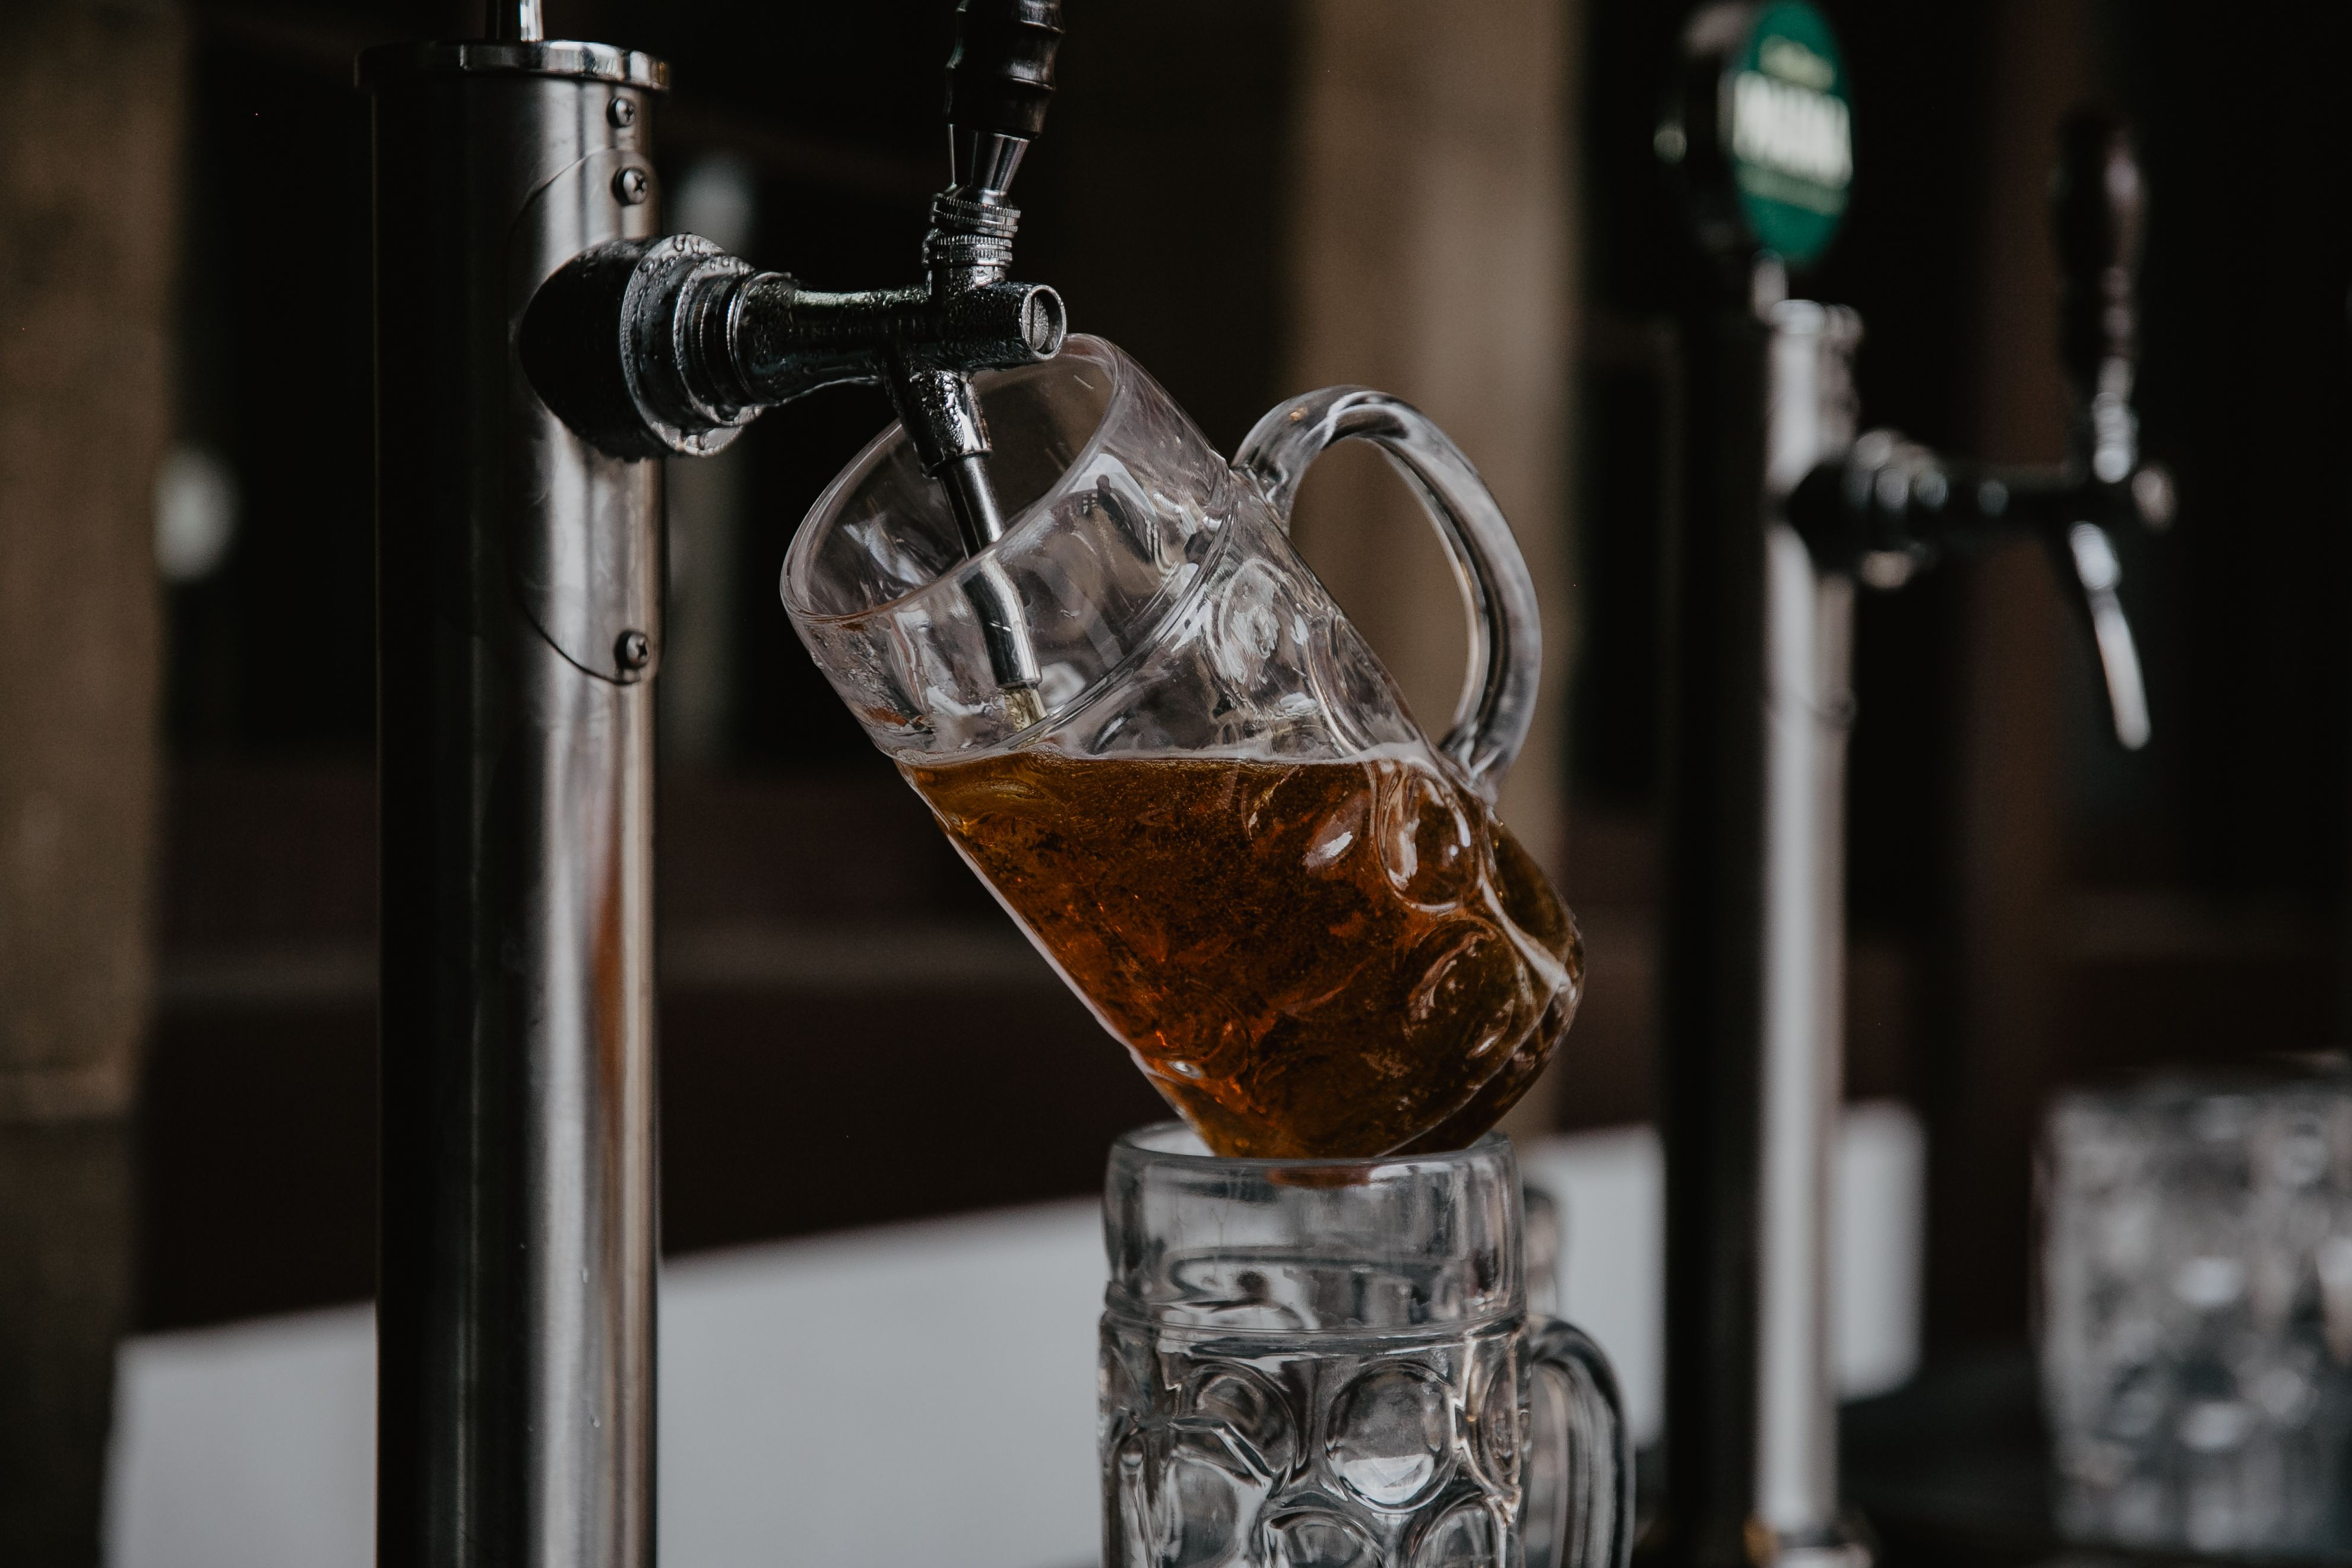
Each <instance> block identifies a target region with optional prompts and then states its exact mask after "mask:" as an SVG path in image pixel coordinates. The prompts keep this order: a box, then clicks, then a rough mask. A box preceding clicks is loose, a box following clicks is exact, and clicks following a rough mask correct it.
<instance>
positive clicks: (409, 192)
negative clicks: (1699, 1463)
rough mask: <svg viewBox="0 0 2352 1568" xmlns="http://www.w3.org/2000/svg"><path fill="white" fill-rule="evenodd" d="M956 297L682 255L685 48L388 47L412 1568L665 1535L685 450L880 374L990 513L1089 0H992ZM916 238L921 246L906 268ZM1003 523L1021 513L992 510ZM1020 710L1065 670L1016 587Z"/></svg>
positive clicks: (373, 77) (687, 239)
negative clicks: (1072, 5)
mask: <svg viewBox="0 0 2352 1568" xmlns="http://www.w3.org/2000/svg"><path fill="white" fill-rule="evenodd" d="M960 19H961V37H960V41H959V47H958V51H957V54H956V56H955V57H954V58H952V59H951V60H950V62H949V80H950V98H951V116H952V122H951V126H950V129H951V131H954V132H955V134H954V136H953V138H952V141H953V143H954V146H955V149H956V155H957V162H956V165H955V168H954V171H953V173H952V175H951V183H950V187H949V189H948V190H947V191H946V192H945V193H943V194H942V195H941V196H940V200H939V202H938V203H936V204H934V207H933V223H932V232H931V235H930V236H929V241H928V243H927V246H926V249H925V257H924V259H925V260H926V261H927V262H928V263H929V267H928V271H929V277H928V279H927V281H926V282H924V283H922V284H919V285H916V286H912V287H901V288H895V289H867V290H863V291H859V292H856V293H846V294H824V293H818V292H815V291H813V290H810V289H806V288H803V287H801V286H800V285H799V283H798V282H797V281H796V280H795V279H793V278H791V277H785V276H783V275H782V274H779V273H755V272H754V271H753V269H752V268H751V267H750V266H749V265H748V264H747V263H744V262H742V261H740V260H739V259H737V258H735V257H733V256H727V255H725V254H724V253H722V252H721V251H719V248H718V247H717V246H713V245H711V244H710V243H709V242H708V241H706V240H701V239H698V238H695V237H694V236H692V235H676V236H671V237H669V238H657V237H656V236H658V235H660V233H661V228H660V225H659V222H658V219H657V217H656V183H655V177H654V168H653V162H652V160H651V157H650V153H649V150H648V147H647V131H648V120H649V115H648V110H649V109H650V107H651V102H652V99H653V98H654V96H655V95H656V94H658V93H660V92H661V91H662V90H663V89H664V88H665V86H666V82H667V73H666V70H665V68H664V67H663V66H662V64H661V63H660V62H659V61H657V60H655V59H652V58H650V57H647V56H645V55H642V54H636V53H634V52H631V51H629V50H626V49H620V48H614V47H610V46H607V45H604V44H588V43H571V42H554V41H550V40H548V39H546V38H544V37H541V26H540V16H539V5H538V0H503V3H500V0H493V4H492V5H490V7H489V26H488V29H487V31H488V37H485V38H483V39H479V40H475V41H469V42H462V43H443V44H426V45H415V46H402V47H390V48H383V49H377V50H372V51H370V52H369V53H368V54H367V55H365V56H363V57H362V59H361V61H360V72H359V74H360V80H361V84H362V86H363V87H365V88H367V89H369V91H370V92H371V93H373V96H374V99H375V235H376V255H375V290H376V367H377V369H376V423H377V434H376V465H377V478H376V486H377V517H376V531H377V580H378V590H377V627H378V649H379V653H378V703H379V730H378V737H377V747H378V755H379V758H380V761H379V768H380V777H381V783H382V791H381V800H382V823H383V826H382V837H383V842H382V855H383V991H382V1004H381V1006H382V1086H383V1088H382V1092H383V1110H382V1120H383V1158H382V1176H381V1180H382V1268H381V1275H380V1280H379V1285H378V1295H377V1319H376V1322H377V1341H378V1345H379V1351H378V1360H377V1365H378V1373H377V1478H378V1479H377V1490H376V1554H377V1561H378V1562H379V1563H383V1564H385V1568H647V1565H649V1564H650V1563H652V1561H653V1553H654V1520H653V1506H654V1387H655V1379H654V1283H655V1270H656V1261H657V1258H658V1250H659V1249H658V1247H657V1242H656V1208H655V1180H656V1158H655V1152H656V1151H655V1128H656V1121H655V1105H656V1074H655V1058H654V1014H653V1002H654V989H653V986H654V976H653V763H654V715H653V688H652V680H653V675H654V673H655V671H656V668H657V667H658V665H659V663H660V657H661V625H660V591H661V559H662V554H661V500H662V491H661V480H662V460H663V459H664V458H665V457H666V456H667V455H669V454H672V453H677V454H681V455H698V454H707V453H709V452H714V451H716V450H718V449H719V447H721V446H723V445H725V444H727V443H728V442H729V441H730V440H732V439H733V438H734V437H735V436H736V435H737V434H740V431H741V429H742V427H743V426H744V425H745V424H746V423H749V422H750V421H751V418H752V417H754V416H755V415H756V414H757V413H759V412H760V411H761V410H762V409H764V408H768V407H772V406H773V405H774V404H776V403H779V402H785V401H787V400H789V399H791V398H793V397H796V396H799V395H800V394H801V393H803V392H808V391H811V390H814V388H816V387H819V386H824V385H828V384H831V383H834V382H845V381H879V382H884V383H885V384H886V385H887V386H888V387H889V388H890V390H891V392H892V393H893V397H894V401H895V402H897V404H898V408H899V411H900V413H901V416H902V417H903V418H904V419H905V420H906V421H907V423H908V425H909V426H910V427H911V428H912V429H913V430H914V432H915V434H916V437H917V441H918V444H919V446H920V447H921V448H922V449H923V450H924V452H925V453H926V454H927V455H928V456H929V458H930V460H931V461H932V466H931V469H930V471H931V472H932V473H933V474H934V475H935V476H938V477H939V478H940V480H941V482H942V483H943V484H946V485H948V486H950V491H951V495H950V499H951V501H953V502H954V503H955V504H957V505H958V506H959V507H960V508H961V509H962V510H965V511H971V512H973V513H974V514H975V516H974V518H973V521H974V524H975V528H976V531H977V537H976V538H975V544H976V545H977V544H982V543H985V542H986V541H987V540H989V539H991V538H993V537H994V533H995V531H996V530H998V529H1001V528H1002V527H1003V519H1002V518H1001V517H996V516H995V514H994V513H993V512H992V510H991V508H992V507H993V506H994V504H995V503H994V498H993V491H992V487H991V486H990V483H989V476H988V462H987V454H988V451H989V444H988V434H987V427H986V424H985V423H984V421H983V420H982V416H981V410H980V406H979V404H978V402H977V401H976V400H975V398H974V395H973V393H972V392H971V382H970V380H969V378H970V376H971V374H972V373H973V372H975V371H984V370H988V369H992V368H999V367H1003V366H1009V365H1018V364H1027V363H1032V362H1034V361H1039V360H1043V359H1047V358H1050V357H1051V356H1052V355H1053V354H1054V353H1055V352H1056V351H1057V350H1059V349H1060V347H1061V342H1062V337H1063V331H1064V319H1063V312H1062V304H1061V300H1060V298H1059V297H1058V296H1056V295H1055V293H1054V291H1053V290H1051V289H1049V288H1043V287H1036V286H1034V285H1026V284H1019V283H1013V282H1010V281H1008V280H1007V274H1008V273H1009V271H1010V264H1011V260H1012V245H1013V233H1014V229H1015V226H1016V225H1017V223H1018V220H1019V216H1020V214H1019V212H1018V209H1016V208H1014V207H1013V205H1012V204H1011V203H1010V202H1009V201H1008V200H1007V199H1006V193H1007V188H1008V186H1009V185H1010V183H1011V181H1012V178H1013V172H1014V170H1015V169H1016V168H1017V167H1018V165H1019V163H1020V158H1021V153H1022V151H1023V149H1024V148H1025V147H1026V146H1027V144H1028V142H1029V141H1030V140H1031V139H1032V138H1034V136H1035V135H1036V134H1037V132H1038V131H1039V129H1040V128H1041V127H1042V125H1043V123H1044V119H1045V106H1046V102H1047V99H1049V98H1050V97H1051V95H1052V91H1053V85H1054V57H1055V48H1056V47H1057V45H1058V42H1059V39H1060V36H1061V6H1060V0H963V5H962V6H961V18H960ZM910 259H912V258H910ZM992 518H993V527H991V526H990V523H991V520H992ZM1002 577H1003V574H1002V573H1001V572H999V573H997V574H995V576H994V577H993V578H990V577H983V578H982V588H981V589H980V590H979V591H978V592H979V593H980V595H981V597H982V598H983V599H984V600H985V601H986V602H984V603H983V604H982V610H983V613H987V612H991V611H994V612H996V614H997V616H998V618H999V619H1000V620H1002V621H1003V623H1004V627H1005V628H1007V630H1005V632H1004V636H1003V657H1002V662H1001V668H1000V674H1001V678H1002V686H1003V699H1004V700H1005V701H1006V703H1007V704H1008V707H1010V706H1012V705H1013V704H1014V703H1016V702H1017V701H1019V700H1021V699H1022V698H1023V696H1024V695H1029V694H1030V686H1031V685H1034V668H1032V669H1025V670H1024V668H1023V667H1022V666H1021V664H1020V659H1021V656H1022V655H1023V654H1024V653H1025V652H1026V648H1025V644H1024V643H1021V642H1020V640H1019V638H1018V636H1017V633H1018V631H1019V629H1020V626H1021V625H1022V622H1020V621H1019V620H1018V618H1017V615H1016V614H1015V611H1016V610H1017V606H1014V605H1013V604H1010V603H1008V602H1005V601H1003V600H1001V599H999V598H997V597H994V596H995V595H997V594H999V593H1003V594H1010V593H1012V592H1013V589H1012V587H1011V585H1010V583H1009V582H1003V583H1000V582H998V580H997V579H1001V578H1002Z"/></svg>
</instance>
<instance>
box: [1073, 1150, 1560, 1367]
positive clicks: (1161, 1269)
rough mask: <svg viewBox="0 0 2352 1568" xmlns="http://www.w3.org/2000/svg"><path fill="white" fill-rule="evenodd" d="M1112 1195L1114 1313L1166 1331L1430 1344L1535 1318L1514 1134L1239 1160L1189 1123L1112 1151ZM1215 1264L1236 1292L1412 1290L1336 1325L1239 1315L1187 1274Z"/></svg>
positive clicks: (1107, 1209) (1108, 1303)
mask: <svg viewBox="0 0 2352 1568" xmlns="http://www.w3.org/2000/svg"><path fill="white" fill-rule="evenodd" d="M1104 1196H1105V1204H1104V1210H1103V1239H1104V1244H1105V1251H1106V1255H1107V1259H1108V1263H1109V1266H1110V1276H1111V1277H1110V1281H1109V1285H1108V1289H1107V1291H1105V1296H1104V1304H1105V1307H1106V1309H1107V1310H1108V1311H1110V1312H1115V1313H1118V1314H1120V1315H1122V1316H1126V1317H1130V1318H1134V1319H1138V1320H1140V1321H1145V1322H1153V1323H1156V1324H1158V1325H1159V1326H1160V1327H1162V1328H1174V1329H1183V1328H1194V1329H1211V1330H1217V1331H1219V1332H1224V1333H1238V1334H1243V1335H1246V1336H1265V1337H1269V1338H1272V1339H1280V1340H1285V1341H1287V1340H1291V1339H1294V1338H1308V1339H1311V1338H1319V1337H1323V1336H1327V1335H1335V1334H1336V1335H1343V1336H1356V1337H1360V1336H1363V1335H1366V1334H1370V1335H1372V1336H1375V1337H1379V1336H1386V1335H1406V1336H1419V1335H1425V1334H1429V1333H1439V1334H1444V1333H1465V1332H1469V1331H1472V1330H1475V1329H1477V1328H1479V1327H1481V1326H1483V1325H1495V1324H1502V1323H1507V1322H1516V1321H1517V1320H1519V1319H1520V1318H1522V1317H1523V1316H1524V1315H1525V1312H1526V1292H1525V1281H1524V1267H1525V1264H1524V1253H1523V1245H1524V1244H1523V1240H1522V1237H1521V1234H1520V1227H1521V1219H1520V1198H1519V1176H1518V1162H1517V1155H1516V1154H1515V1153H1514V1151H1513V1148H1512V1145H1511V1141H1510V1140H1509V1139H1508V1138H1507V1137H1506V1136H1504V1135H1503V1134H1500V1133H1488V1134H1486V1135H1485V1136H1483V1137H1481V1138H1479V1139H1478V1140H1477V1141H1476V1142H1475V1143H1474V1144H1472V1145H1469V1146H1468V1147H1466V1148H1461V1149H1450V1150H1442V1151H1435V1152H1432V1153H1429V1154H1412V1155H1375V1156H1373V1157H1371V1158H1369V1159H1368V1158H1364V1157H1362V1156H1357V1157H1353V1158H1337V1159H1262V1158H1255V1157H1245V1158H1228V1157H1224V1156H1222V1155H1212V1154H1209V1153H1208V1152H1206V1149H1205V1147H1204V1146H1203V1145H1202V1144H1201V1142H1200V1140H1199V1138H1198V1137H1197V1135H1196V1134H1194V1133H1193V1132H1192V1129H1191V1128H1190V1127H1189V1126H1187V1125H1186V1124H1183V1123H1181V1122H1161V1123H1155V1124H1152V1125H1150V1126H1146V1127H1141V1128H1138V1129H1136V1130H1135V1131H1133V1132H1130V1133H1127V1134H1121V1135H1120V1136H1119V1137H1118V1138H1117V1139H1115V1140H1114V1141H1113V1143H1112V1145H1111V1154H1110V1160H1109V1168H1108V1172H1107V1174H1106V1178H1105V1195H1104ZM1188 1260H1190V1262H1198V1261H1200V1260H1217V1261H1218V1262H1220V1263H1222V1264H1226V1265H1230V1268H1227V1269H1224V1270H1223V1272H1224V1273H1229V1274H1231V1275H1232V1277H1233V1280H1234V1281H1251V1279H1252V1276H1253V1275H1255V1276H1256V1281H1255V1282H1256V1283H1259V1284H1268V1285H1273V1284H1276V1283H1278V1282H1279V1281H1280V1280H1283V1279H1287V1280H1288V1281H1290V1282H1291V1284H1292V1285H1294V1286H1297V1287H1298V1288H1301V1289H1305V1290H1307V1291H1309V1293H1310V1294H1311V1293H1313V1292H1314V1291H1315V1290H1316V1287H1315V1286H1314V1285H1313V1284H1312V1282H1311V1281H1313V1280H1315V1279H1320V1280H1322V1281H1325V1282H1326V1283H1327V1284H1328V1283H1329V1282H1331V1281H1338V1280H1339V1279H1341V1278H1342V1277H1354V1278H1356V1279H1358V1280H1359V1281H1365V1280H1370V1279H1372V1278H1374V1277H1376V1276H1377V1277H1380V1278H1381V1279H1384V1280H1388V1281H1391V1283H1394V1284H1396V1285H1398V1286H1399V1287H1401V1290H1400V1292H1399V1293H1394V1294H1391V1295H1388V1296H1384V1297H1382V1298H1381V1299H1380V1301H1378V1303H1377V1304H1374V1305H1367V1304H1366V1303H1367V1302H1370V1301H1371V1300H1372V1299H1371V1298H1370V1297H1366V1298H1362V1299H1361V1300H1359V1301H1357V1304H1356V1305H1355V1306H1354V1307H1352V1308H1349V1309H1348V1310H1347V1311H1345V1312H1341V1313H1340V1314H1339V1316H1336V1317H1334V1318H1331V1319H1330V1320H1328V1321H1322V1320H1319V1319H1318V1321H1314V1322H1307V1321H1293V1320H1291V1319H1290V1318H1289V1317H1288V1316H1287V1314H1286V1310H1285V1309H1282V1308H1280V1307H1278V1306H1273V1305H1270V1306H1269V1308H1268V1310H1267V1311H1266V1312H1250V1311H1247V1310H1243V1311H1240V1312H1239V1313H1238V1315H1236V1308H1237V1306H1238V1305H1239V1304H1240V1303H1238V1302H1237V1301H1236V1299H1235V1298H1234V1297H1232V1296H1231V1295H1230V1294H1221V1293H1220V1291H1218V1290H1217V1289H1214V1288H1211V1287H1207V1286H1204V1284H1203V1281H1202V1280H1200V1279H1196V1278H1188V1276H1187V1269H1188V1267H1190V1262H1188ZM1267 1300H1268V1301H1269V1302H1271V1301H1272V1298H1270V1297H1269V1298H1267ZM1278 1321H1279V1322H1280V1326H1276V1325H1277V1322H1278Z"/></svg>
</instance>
